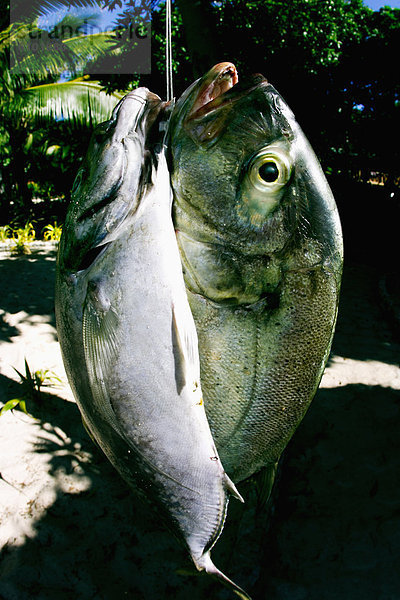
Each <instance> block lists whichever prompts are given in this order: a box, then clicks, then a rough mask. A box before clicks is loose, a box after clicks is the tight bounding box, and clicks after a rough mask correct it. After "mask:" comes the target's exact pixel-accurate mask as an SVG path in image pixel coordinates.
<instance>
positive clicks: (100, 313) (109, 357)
mask: <svg viewBox="0 0 400 600" xmlns="http://www.w3.org/2000/svg"><path fill="white" fill-rule="evenodd" d="M117 324H118V316H117V315H116V313H115V312H114V311H113V309H112V307H111V306H110V307H108V310H101V309H100V308H99V307H98V306H97V305H96V303H95V302H94V301H93V299H92V298H91V294H90V292H89V293H88V294H87V296H86V300H85V306H84V310H83V347H84V352H85V359H86V367H87V371H88V376H89V383H90V388H91V391H92V395H93V401H94V406H95V408H96V409H97V411H98V412H99V413H100V414H101V415H102V417H103V418H104V419H105V420H106V421H107V422H108V423H109V424H110V425H112V427H113V428H114V429H117V430H119V426H118V423H117V419H116V416H115V413H114V410H113V408H112V405H111V402H110V397H109V394H108V392H107V388H106V384H105V382H106V380H107V374H108V373H110V370H112V369H113V367H114V365H115V359H116V355H117V348H118V340H117V336H116V331H117Z"/></svg>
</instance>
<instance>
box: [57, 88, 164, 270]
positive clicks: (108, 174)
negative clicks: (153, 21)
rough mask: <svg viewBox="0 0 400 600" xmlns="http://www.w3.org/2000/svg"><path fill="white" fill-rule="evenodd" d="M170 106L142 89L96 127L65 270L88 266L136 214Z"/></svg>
mask: <svg viewBox="0 0 400 600" xmlns="http://www.w3.org/2000/svg"><path fill="white" fill-rule="evenodd" d="M166 104H167V103H165V102H162V101H161V99H160V98H159V97H158V96H157V95H156V94H153V93H152V92H149V90H147V89H146V88H138V89H137V90H135V91H133V92H130V93H129V94H127V95H126V96H125V97H124V98H123V99H122V100H121V101H120V102H119V103H118V104H117V106H116V107H115V108H114V110H113V112H112V115H111V117H110V119H109V120H108V121H105V122H104V123H101V124H100V125H98V126H97V127H96V128H95V130H94V132H93V134H92V137H91V140H90V143H89V147H88V151H87V154H86V157H85V159H84V161H83V164H82V166H81V168H80V169H79V171H78V173H77V176H76V179H75V181H74V184H73V188H72V192H71V204H70V207H69V211H68V214H67V217H66V222H65V226H64V232H65V234H64V235H63V237H62V239H61V244H60V252H59V266H60V268H61V269H62V270H66V271H69V272H79V271H81V270H84V269H86V268H87V267H88V266H89V265H90V264H91V263H92V261H93V260H94V258H95V257H96V256H97V255H98V253H99V252H101V250H102V249H104V247H105V246H106V245H107V244H108V243H109V242H111V241H112V240H113V239H115V237H116V236H117V235H118V231H119V229H120V228H121V226H123V224H124V222H125V220H126V218H127V217H128V215H129V214H132V213H134V212H135V210H136V208H137V206H138V204H139V201H140V198H141V196H142V190H143V186H145V185H146V184H147V183H148V182H149V178H150V177H151V167H152V160H151V151H150V150H149V147H150V143H149V138H150V137H151V136H150V134H149V132H150V131H151V130H152V126H153V125H154V123H155V121H156V120H157V119H158V117H159V116H160V114H162V113H163V110H164V109H165V107H166Z"/></svg>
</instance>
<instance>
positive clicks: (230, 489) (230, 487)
mask: <svg viewBox="0 0 400 600" xmlns="http://www.w3.org/2000/svg"><path fill="white" fill-rule="evenodd" d="M225 487H226V489H227V490H228V492H230V493H231V494H232V496H234V498H236V500H240V502H243V503H244V500H243V496H242V495H241V494H239V492H238V490H237V488H236V485H235V484H234V483H233V481H232V479H230V478H229V477H228V475H227V474H226V473H225Z"/></svg>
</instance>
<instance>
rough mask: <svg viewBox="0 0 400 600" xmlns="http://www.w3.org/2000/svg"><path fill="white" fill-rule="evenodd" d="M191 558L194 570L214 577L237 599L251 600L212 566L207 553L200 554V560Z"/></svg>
mask: <svg viewBox="0 0 400 600" xmlns="http://www.w3.org/2000/svg"><path fill="white" fill-rule="evenodd" d="M192 558H193V562H194V564H195V565H196V568H197V569H198V570H199V571H202V570H203V569H204V570H205V571H206V573H208V574H209V575H211V576H212V577H215V578H216V579H218V580H219V581H220V582H221V583H222V584H223V585H225V586H226V587H227V588H229V589H230V590H232V591H233V592H235V594H236V595H237V596H239V598H241V599H242V600H251V598H250V596H249V595H248V594H247V593H246V592H245V591H244V590H242V588H241V587H239V586H238V585H236V583H234V582H233V581H232V580H231V579H229V577H227V576H226V575H224V573H222V571H220V570H219V569H217V567H216V566H215V565H214V563H213V561H212V560H211V556H210V552H209V551H208V552H205V553H204V554H202V556H200V558H194V557H193V556H192Z"/></svg>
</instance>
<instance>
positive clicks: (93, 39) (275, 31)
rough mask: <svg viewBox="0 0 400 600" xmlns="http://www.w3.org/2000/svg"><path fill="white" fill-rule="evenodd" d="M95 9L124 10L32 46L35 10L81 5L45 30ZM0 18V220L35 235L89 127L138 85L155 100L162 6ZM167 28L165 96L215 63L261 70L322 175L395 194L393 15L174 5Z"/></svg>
mask: <svg viewBox="0 0 400 600" xmlns="http://www.w3.org/2000/svg"><path fill="white" fill-rule="evenodd" d="M100 5H102V6H103V8H104V6H107V8H108V9H110V10H112V9H114V8H116V7H121V9H123V10H122V11H121V14H120V16H119V17H118V19H117V21H116V23H115V25H116V27H117V29H116V31H114V33H113V34H110V35H109V34H106V33H104V32H98V31H97V32H96V33H93V34H90V35H81V34H80V33H79V34H76V35H75V34H73V35H69V36H67V37H65V36H58V37H57V36H55V37H54V39H53V40H52V42H51V43H48V44H42V46H40V51H38V50H37V49H36V51H35V52H32V47H31V46H30V45H29V43H28V42H29V39H39V40H40V31H41V27H43V25H41V23H42V21H41V17H43V15H45V14H46V11H48V10H49V9H53V10H54V9H56V8H60V7H62V6H64V7H74V6H78V7H85V8H86V12H85V13H84V14H83V16H79V14H80V13H74V12H73V11H69V12H67V13H66V14H65V12H64V13H63V15H62V17H61V18H60V19H61V20H60V21H59V22H58V23H56V26H57V27H58V28H59V29H58V30H59V31H61V30H66V31H71V32H73V33H74V32H75V33H76V32H77V31H85V32H86V33H87V32H88V28H89V29H90V27H89V26H90V24H91V23H94V22H95V13H96V11H97V10H98V7H99V6H100ZM150 9H151V10H152V15H151V21H152V22H151V29H152V34H151V35H152V46H151V73H150V74H140V73H139V74H138V73H137V72H135V73H133V72H132V71H135V70H136V71H137V70H139V71H140V68H137V67H140V65H138V59H137V55H135V44H136V42H135V40H134V39H133V38H132V35H131V32H132V23H134V25H135V27H137V26H138V25H139V26H140V27H142V30H141V33H140V36H142V37H143V38H145V37H146V35H148V29H149V11H150ZM90 11H92V13H93V14H91V12H90ZM11 17H12V21H11V24H9V19H8V17H7V15H6V16H4V15H3V18H2V19H1V23H2V24H3V25H2V31H1V32H0V71H1V77H0V208H1V215H2V222H3V223H4V224H5V223H9V222H11V221H15V218H16V216H18V214H20V224H21V226H23V225H24V223H25V222H26V221H28V220H30V219H33V218H35V219H36V220H37V222H38V227H39V226H40V229H39V231H40V230H41V229H42V228H43V225H44V223H48V222H50V221H51V220H53V219H54V220H58V222H61V221H62V218H63V214H64V213H65V207H66V204H67V202H68V198H69V196H68V194H69V189H70V188H71V184H72V180H73V177H74V174H75V172H76V171H77V168H78V166H79V161H80V160H81V157H82V156H83V154H84V152H85V149H86V146H87V143H88V138H89V136H90V131H91V130H92V128H93V126H94V125H95V124H96V123H97V122H99V121H101V120H104V119H106V118H107V117H108V115H109V114H110V111H111V109H112V108H113V106H114V105H115V103H116V102H117V101H118V99H119V98H120V97H121V96H122V95H123V93H124V92H126V91H127V90H129V89H132V88H134V87H136V86H137V85H145V86H147V87H149V88H150V89H152V91H154V92H156V93H158V94H159V95H160V96H165V5H164V2H163V1H162V0H158V1H156V2H151V3H150V2H146V1H145V0H126V1H124V3H123V4H122V2H121V1H120V0H106V1H105V2H103V3H102V4H101V1H100V0H74V1H73V2H66V1H64V0H31V1H30V2H29V3H27V2H25V1H23V0H12V11H11ZM63 28H64V29H63ZM68 28H70V29H68ZM85 28H86V29H85ZM47 33H48V32H47ZM89 33H90V32H89ZM172 33H173V36H172V37H173V40H172V41H173V62H174V87H175V93H176V95H179V94H180V93H181V92H182V91H183V89H184V88H185V87H186V86H187V85H188V84H189V82H191V81H192V80H193V77H194V76H198V75H200V74H201V73H203V72H204V71H205V70H207V69H208V68H210V66H212V65H213V64H215V63H216V62H221V61H223V60H231V61H233V62H234V63H235V64H236V65H237V67H238V69H239V74H240V76H242V75H245V74H246V73H249V72H250V73H251V72H262V73H263V74H264V75H266V76H267V78H268V79H269V80H270V81H271V82H272V83H273V84H274V85H275V86H276V87H277V89H279V91H280V92H281V93H282V94H283V95H284V97H285V98H286V100H287V101H288V103H289V104H290V106H291V107H292V109H293V110H294V112H295V114H296V116H297V118H298V120H299V122H300V123H301V124H302V127H303V129H304V130H305V132H306V134H307V136H308V137H309V138H310V140H311V142H312V145H313V146H314V148H315V149H316V151H317V153H318V155H319V156H320V158H321V159H322V162H323V166H324V168H325V170H326V171H327V172H328V173H331V176H332V177H333V178H335V177H338V176H340V177H346V178H351V179H353V180H355V179H357V180H361V181H363V182H367V181H369V180H370V179H371V177H372V178H373V177H375V179H376V180H378V179H379V178H380V179H381V181H382V182H383V183H385V185H386V186H388V187H389V188H390V189H389V191H391V193H393V189H394V190H397V188H396V187H393V186H396V182H398V180H399V177H400V168H399V164H400V157H399V150H398V145H396V144H393V142H392V141H391V140H390V139H389V136H390V134H389V136H388V130H389V131H396V130H397V129H398V126H399V115H400V97H399V96H400V82H399V78H398V75H397V69H396V68H395V61H396V57H397V56H398V55H399V51H400V10H396V9H390V8H383V9H381V10H380V11H378V12H374V11H372V10H371V9H369V8H367V7H366V6H365V5H364V4H363V1H362V0H293V1H292V2H284V1H283V0H282V1H280V0H279V1H277V0H255V1H252V0H218V1H212V0H174V2H173V14H172ZM27 34H28V36H30V38H29V39H27ZM48 37H49V36H48V35H47V38H48ZM111 59H112V60H111ZM16 64H17V65H19V67H20V69H19V70H18V69H17V70H16V69H13V65H16ZM104 73H106V74H104ZM374 173H375V175H373V174H374ZM396 193H397V192H396ZM33 198H34V199H35V201H36V199H38V198H39V199H41V200H43V202H39V203H36V204H33V203H32V199H33ZM42 213H43V214H42Z"/></svg>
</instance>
